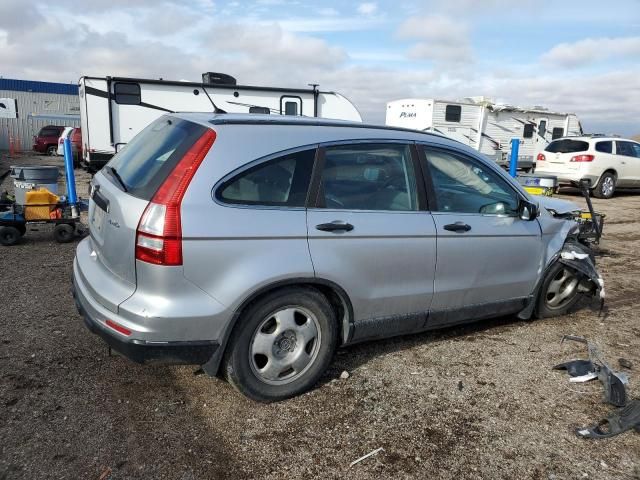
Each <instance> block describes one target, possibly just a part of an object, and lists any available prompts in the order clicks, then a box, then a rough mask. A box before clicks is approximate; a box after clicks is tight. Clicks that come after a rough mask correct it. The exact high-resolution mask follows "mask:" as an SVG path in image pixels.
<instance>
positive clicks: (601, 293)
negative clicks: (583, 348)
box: [518, 197, 605, 319]
mask: <svg viewBox="0 0 640 480" xmlns="http://www.w3.org/2000/svg"><path fill="white" fill-rule="evenodd" d="M537 200H538V201H539V202H540V206H541V209H540V216H539V217H538V220H539V223H540V228H541V230H542V236H543V239H544V243H545V248H546V252H545V255H544V263H543V265H542V269H543V271H544V274H543V275H541V276H540V280H539V282H538V284H537V286H536V290H535V292H534V298H538V297H539V296H540V294H541V288H542V286H543V284H544V283H545V279H546V278H548V276H549V275H551V274H552V272H553V271H554V267H555V266H556V265H557V264H561V265H564V266H565V267H566V268H567V269H568V270H569V271H570V272H571V273H572V274H575V275H574V279H572V280H571V282H572V283H568V282H567V283H566V284H564V285H562V286H561V288H563V289H565V291H566V290H567V289H568V288H572V289H577V291H578V292H579V293H581V294H583V295H591V296H593V297H595V298H597V299H599V300H600V311H602V308H603V307H604V299H605V290H604V280H603V279H602V277H601V276H600V274H599V273H598V270H597V269H596V263H595V253H594V249H593V246H594V244H597V242H598V241H599V239H600V235H601V233H602V218H603V217H602V216H598V220H597V221H591V220H592V219H594V217H595V214H592V213H591V212H590V213H589V214H586V213H585V212H582V211H581V210H580V207H578V205H576V204H575V203H573V202H568V201H566V200H559V199H555V198H550V197H537ZM595 222H597V223H595ZM594 225H595V227H594ZM594 229H595V230H594ZM594 231H595V233H594ZM555 270H556V271H557V269H555ZM534 314H536V315H537V316H544V315H541V314H540V312H539V311H536V302H531V303H530V305H529V306H528V307H527V308H525V309H524V310H523V311H522V312H520V314H519V315H518V316H519V317H520V318H522V319H527V318H530V317H531V316H532V315H534Z"/></svg>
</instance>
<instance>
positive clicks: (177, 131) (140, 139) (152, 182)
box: [104, 117, 206, 200]
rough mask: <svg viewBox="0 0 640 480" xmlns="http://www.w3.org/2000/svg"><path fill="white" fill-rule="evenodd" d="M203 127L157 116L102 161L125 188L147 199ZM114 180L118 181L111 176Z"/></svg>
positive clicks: (109, 173)
mask: <svg viewBox="0 0 640 480" xmlns="http://www.w3.org/2000/svg"><path fill="white" fill-rule="evenodd" d="M205 129H206V127H203V126H202V125H198V124H196V123H192V122H188V121H186V120H181V119H178V118H174V117H160V118H159V119H158V120H156V121H155V122H153V123H152V124H151V125H149V126H148V127H146V128H145V129H144V130H142V131H141V132H140V133H139V134H138V135H136V136H135V137H134V138H133V140H131V141H130V142H129V143H128V144H127V145H125V146H124V148H122V149H121V150H120V151H119V152H118V153H116V154H115V156H114V157H113V158H112V159H111V161H110V162H109V163H108V164H107V165H106V167H105V168H104V171H105V173H106V175H109V176H113V174H112V171H111V169H112V168H113V169H115V170H116V172H117V173H118V175H119V176H120V179H121V180H122V182H123V183H124V185H125V186H126V187H127V192H128V193H130V194H131V195H134V196H136V197H138V198H143V199H145V200H150V199H151V197H153V195H154V194H155V193H156V190H158V187H159V186H160V185H161V184H162V182H163V181H164V179H165V178H167V176H168V175H169V173H170V172H171V171H172V170H173V168H174V167H175V166H176V165H177V163H178V162H179V161H180V159H181V158H182V157H183V155H184V154H185V153H186V152H187V151H188V150H189V148H190V147H191V146H192V145H193V144H194V143H195V142H196V141H197V140H198V139H199V138H200V137H201V136H202V135H203V134H204V132H205ZM114 183H115V184H116V185H119V184H120V183H119V182H118V181H117V180H115V179H114Z"/></svg>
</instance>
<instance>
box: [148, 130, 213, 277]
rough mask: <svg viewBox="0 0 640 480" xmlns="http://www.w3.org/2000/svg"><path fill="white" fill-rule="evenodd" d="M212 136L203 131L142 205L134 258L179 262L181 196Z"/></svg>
mask: <svg viewBox="0 0 640 480" xmlns="http://www.w3.org/2000/svg"><path fill="white" fill-rule="evenodd" d="M215 139H216V133H215V132H214V131H213V130H209V129H207V131H206V132H205V133H204V134H203V135H202V136H201V137H200V138H199V139H198V140H197V141H196V143H194V144H193V146H192V147H191V148H190V149H189V150H188V151H187V153H185V154H184V156H183V157H182V158H181V159H180V161H179V162H178V164H177V165H176V166H175V168H174V169H173V171H172V172H171V173H170V174H169V176H168V177H167V178H166V180H165V181H164V182H163V183H162V185H160V188H158V191H157V192H156V193H155V195H154V196H153V198H152V199H151V202H149V204H148V205H147V208H145V210H144V213H143V214H142V217H141V218H140V223H139V224H138V230H137V232H136V259H137V260H141V261H143V262H147V263H152V264H154V265H170V266H176V265H182V224H181V221H180V207H181V204H182V199H183V197H184V194H185V192H186V191H187V187H188V186H189V183H190V182H191V179H192V178H193V176H194V175H195V173H196V170H197V169H198V167H199V166H200V164H201V163H202V160H204V157H205V156H206V155H207V152H208V151H209V149H210V148H211V146H212V145H213V142H214V140H215Z"/></svg>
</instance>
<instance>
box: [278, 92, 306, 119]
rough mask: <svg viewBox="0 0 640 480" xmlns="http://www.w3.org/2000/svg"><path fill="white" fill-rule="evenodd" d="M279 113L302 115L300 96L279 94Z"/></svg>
mask: <svg viewBox="0 0 640 480" xmlns="http://www.w3.org/2000/svg"><path fill="white" fill-rule="evenodd" d="M280 115H302V98H300V97H297V96H292V95H283V96H281V97H280Z"/></svg>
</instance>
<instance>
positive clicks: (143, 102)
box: [78, 72, 362, 170]
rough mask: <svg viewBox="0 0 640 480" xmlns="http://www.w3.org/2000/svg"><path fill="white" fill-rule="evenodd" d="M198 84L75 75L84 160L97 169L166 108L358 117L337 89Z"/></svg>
mask: <svg viewBox="0 0 640 480" xmlns="http://www.w3.org/2000/svg"><path fill="white" fill-rule="evenodd" d="M202 77H203V82H202V83H194V82H187V81H168V80H151V79H140V78H124V77H102V78H99V77H88V76H85V77H81V78H80V80H79V84H78V85H79V92H78V93H79V95H80V120H81V128H82V144H83V163H84V164H85V165H86V166H87V167H88V168H89V169H90V170H98V169H99V168H101V167H102V166H103V165H104V164H105V163H106V162H107V161H108V160H109V159H110V158H111V157H112V156H113V155H114V154H115V153H116V152H117V151H118V150H119V149H120V148H122V147H123V146H124V145H126V144H127V142H129V140H131V139H132V138H133V137H134V136H135V135H136V134H137V133H138V132H140V131H141V130H142V129H143V128H144V127H146V126H147V125H149V124H150V123H151V122H152V121H153V120H155V119H156V118H158V117H159V116H161V115H163V114H164V113H167V112H217V113H221V112H228V113H261V114H276V115H303V116H307V117H321V118H332V119H340V120H352V121H358V122H361V121H362V118H361V117H360V113H359V112H358V110H357V109H356V107H355V106H354V105H353V104H352V103H351V102H350V101H349V100H348V99H347V98H345V97H344V96H342V95H340V94H339V93H336V92H323V91H320V90H318V88H317V86H316V85H312V87H311V88H308V89H295V88H276V87H259V86H248V85H236V81H235V79H234V78H233V77H231V76H229V75H225V74H217V73H213V72H209V73H205V74H203V75H202Z"/></svg>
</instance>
